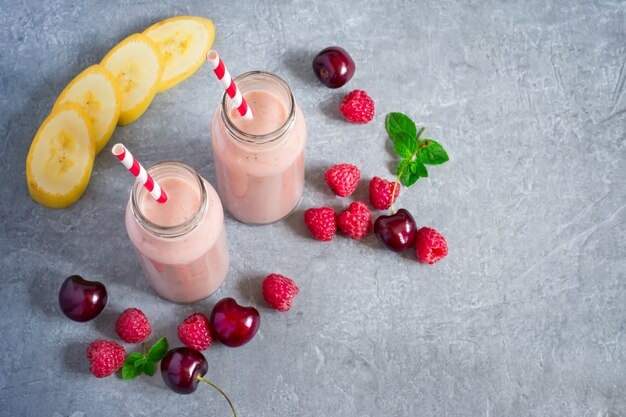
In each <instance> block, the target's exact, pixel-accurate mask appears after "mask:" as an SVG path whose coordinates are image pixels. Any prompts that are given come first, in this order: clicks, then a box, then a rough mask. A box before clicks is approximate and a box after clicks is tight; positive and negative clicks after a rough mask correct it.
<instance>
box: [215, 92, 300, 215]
mask: <svg viewBox="0 0 626 417" xmlns="http://www.w3.org/2000/svg"><path fill="white" fill-rule="evenodd" d="M243 96H244V98H245V99H246V101H247V102H248V105H249V106H250V108H251V109H252V112H253V114H254V118H253V119H252V120H245V119H243V118H242V117H241V116H240V115H239V113H238V112H237V110H236V109H233V110H232V113H231V114H230V115H229V117H230V119H231V121H232V123H233V124H234V125H235V126H236V127H237V128H238V129H240V130H241V131H243V132H245V133H248V134H251V135H266V134H270V133H272V132H274V131H276V130H278V129H279V128H281V127H282V126H283V125H284V124H285V121H286V120H287V117H288V113H289V111H288V108H287V105H286V103H285V102H284V101H283V100H281V99H280V98H279V97H278V96H276V95H275V94H273V93H271V92H268V91H265V90H251V91H247V92H245V93H244V94H243ZM295 107H296V109H295V122H294V123H293V126H292V128H291V130H290V131H288V132H287V133H285V134H284V135H283V136H282V137H280V138H278V139H276V140H274V141H272V142H269V143H263V144H261V143H245V142H242V141H239V140H237V139H235V138H233V137H232V136H231V134H230V133H229V132H228V131H227V130H226V127H225V126H224V122H223V120H222V118H221V114H220V109H219V108H218V110H217V112H216V114H215V116H214V118H213V124H212V143H213V156H214V159H215V171H216V176H217V181H218V188H219V192H220V197H221V198H222V202H223V203H224V206H225V207H226V209H227V210H228V211H229V212H230V213H231V214H232V215H233V216H234V217H235V218H237V219H238V220H240V221H242V222H244V223H251V224H266V223H272V222H275V221H277V220H280V219H282V218H283V217H285V216H286V215H287V214H289V213H290V212H291V211H292V210H293V209H294V208H295V207H296V206H297V205H298V203H299V201H300V198H301V197H302V192H303V190H304V148H305V144H306V122H305V120H304V114H303V113H302V110H301V109H300V107H299V106H298V105H297V104H295Z"/></svg>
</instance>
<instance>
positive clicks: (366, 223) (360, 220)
mask: <svg viewBox="0 0 626 417" xmlns="http://www.w3.org/2000/svg"><path fill="white" fill-rule="evenodd" d="M337 225H338V226H339V228H340V229H341V231H342V232H343V233H344V234H346V235H347V236H349V237H351V238H352V239H363V238H364V237H365V236H367V235H368V234H369V232H370V231H371V230H372V214H371V213H370V211H369V209H368V208H367V206H366V205H365V203H364V202H362V201H357V202H354V203H352V204H350V207H348V210H345V211H343V212H341V214H339V217H338V219H337Z"/></svg>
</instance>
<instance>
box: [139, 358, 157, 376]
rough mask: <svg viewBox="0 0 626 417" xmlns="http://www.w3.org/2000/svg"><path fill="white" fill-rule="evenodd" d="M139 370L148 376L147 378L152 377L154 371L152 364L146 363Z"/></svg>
mask: <svg viewBox="0 0 626 417" xmlns="http://www.w3.org/2000/svg"><path fill="white" fill-rule="evenodd" d="M141 369H142V370H143V373H144V374H146V375H148V376H152V375H154V372H155V370H154V362H150V361H147V362H146V363H144V364H143V366H142V367H141Z"/></svg>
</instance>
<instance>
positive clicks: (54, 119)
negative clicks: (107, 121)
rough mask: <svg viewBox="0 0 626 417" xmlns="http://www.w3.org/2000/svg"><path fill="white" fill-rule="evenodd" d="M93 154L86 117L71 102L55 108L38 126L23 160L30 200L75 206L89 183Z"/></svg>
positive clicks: (55, 205) (51, 205)
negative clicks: (26, 155)
mask: <svg viewBox="0 0 626 417" xmlns="http://www.w3.org/2000/svg"><path fill="white" fill-rule="evenodd" d="M94 155H95V134H94V130H93V127H92V125H91V121H90V120H89V115H88V114H87V113H86V112H85V111H84V110H83V109H82V108H81V106H79V105H78V104H75V103H64V104H60V105H59V106H57V107H55V108H54V109H53V110H52V113H50V115H49V116H48V117H47V118H46V120H44V122H43V123H42V124H41V126H40V127H39V130H38V131H37V134H36V135H35V138H34V139H33V143H32V144H31V145H30V150H29V151H28V157H27V158H26V180H27V182H28V191H29V192H30V195H31V197H32V198H33V200H35V201H36V202H38V203H39V204H42V205H44V206H47V207H51V208H63V207H67V206H69V205H71V204H73V203H75V202H76V201H77V200H78V199H79V198H80V197H81V196H82V195H83V192H84V191H85V188H87V184H88V183H89V178H90V177H91V168H92V167H93V158H94Z"/></svg>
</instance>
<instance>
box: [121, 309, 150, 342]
mask: <svg viewBox="0 0 626 417" xmlns="http://www.w3.org/2000/svg"><path fill="white" fill-rule="evenodd" d="M151 331H152V328H151V327H150V323H148V318H147V317H146V315H145V314H143V311H141V310H139V309H137V308H127V309H126V310H124V312H122V314H120V317H119V318H118V319H117V322H116V323H115V332H116V333H117V335H118V336H119V337H120V339H122V340H123V341H124V342H126V343H139V342H143V341H144V340H146V339H147V338H148V336H150V332H151Z"/></svg>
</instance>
